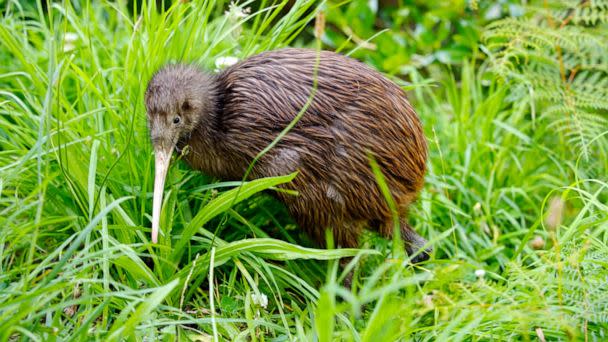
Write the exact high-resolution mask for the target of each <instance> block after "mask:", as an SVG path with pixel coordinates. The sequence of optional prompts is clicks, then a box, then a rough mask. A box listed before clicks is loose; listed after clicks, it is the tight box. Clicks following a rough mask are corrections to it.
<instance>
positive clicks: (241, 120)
mask: <svg viewBox="0 0 608 342" xmlns="http://www.w3.org/2000/svg"><path fill="white" fill-rule="evenodd" d="M317 54H318V52H317V51H315V50H309V49H293V48H290V49H282V50H277V51H271V52H265V53H261V54H259V55H256V56H253V57H250V58H248V59H246V60H244V61H242V62H240V63H237V64H235V65H233V66H232V67H230V68H228V69H226V70H224V71H222V72H220V73H219V74H217V75H210V74H207V73H205V72H203V71H201V70H199V69H198V68H196V67H194V66H188V65H169V66H166V67H164V68H162V69H161V70H160V71H158V72H157V73H156V74H155V75H154V77H153V78H152V79H151V80H150V83H149V85H148V89H147V91H146V107H147V111H148V119H149V126H150V131H151V137H152V141H153V143H154V146H155V151H156V156H157V166H156V167H157V170H156V172H157V182H156V183H155V192H162V187H163V185H164V184H163V181H160V180H158V178H159V177H160V178H163V180H164V176H165V172H166V170H161V169H162V168H163V167H164V168H166V166H165V165H168V159H169V157H168V156H170V154H171V152H172V149H173V147H174V146H176V147H177V148H178V149H183V148H184V147H185V146H186V145H187V146H189V151H190V152H189V153H188V154H187V155H186V156H185V159H186V162H187V163H188V164H189V165H190V166H191V167H192V168H194V169H197V170H200V171H201V172H203V173H205V174H209V175H213V176H216V177H218V178H220V179H225V180H240V179H241V178H242V177H243V175H244V173H245V170H246V169H247V167H248V166H249V164H250V163H251V161H252V160H253V159H254V157H255V156H256V155H257V154H258V153H259V152H260V151H261V150H262V149H264V148H265V147H266V146H267V145H268V144H270V143H271V142H272V141H273V140H274V139H275V138H276V137H277V135H278V134H279V133H280V132H281V131H282V130H283V129H284V128H285V127H286V126H287V125H288V124H289V123H290V122H291V121H292V120H293V119H294V117H295V116H296V115H297V114H298V112H300V110H301V109H302V108H303V107H304V105H305V104H306V102H307V100H308V98H309V97H310V95H311V92H312V89H313V78H314V69H315V62H316V59H317ZM317 80H318V86H317V92H316V94H315V95H314V98H313V101H312V103H311V105H310V107H309V108H308V109H307V111H306V112H305V113H304V115H303V116H302V118H301V119H300V120H299V121H298V123H297V124H296V125H295V126H294V128H293V129H292V130H291V131H289V133H288V134H287V135H286V136H285V137H284V138H283V139H282V140H281V141H280V142H279V143H278V144H277V145H276V146H275V147H274V148H272V149H271V150H270V151H269V152H268V153H267V154H266V155H264V156H263V157H262V158H261V159H260V160H259V161H258V163H257V164H256V165H255V167H254V168H253V170H252V174H251V178H259V177H268V176H277V175H285V174H288V173H291V172H294V171H299V174H298V176H297V177H296V178H295V180H294V181H293V182H292V183H290V184H289V185H288V186H287V187H289V188H291V189H295V190H297V191H298V192H299V196H293V195H289V194H285V193H277V194H276V196H278V198H279V199H280V200H281V201H282V202H283V203H285V205H286V206H287V208H288V210H289V212H290V213H291V215H292V216H293V217H294V219H295V220H296V222H297V223H298V224H299V226H300V227H301V228H302V229H304V230H305V231H306V232H307V233H309V234H310V235H311V236H312V237H313V239H314V240H315V241H317V242H319V243H320V244H323V243H324V240H325V236H324V232H325V230H326V229H331V230H332V232H333V234H334V240H335V242H336V244H337V245H339V246H341V247H356V246H357V243H358V241H357V240H358V237H359V236H360V234H361V232H362V230H363V229H364V228H371V229H374V230H376V231H378V232H379V233H380V234H381V235H383V236H386V237H389V236H391V234H392V216H391V212H390V210H389V208H388V205H387V203H386V201H385V199H384V197H383V196H382V194H381V192H380V190H379V187H378V185H377V182H376V179H375V177H374V175H373V173H372V170H371V167H370V162H369V157H368V152H369V153H371V154H372V155H373V156H374V157H375V159H376V160H377V162H378V165H379V166H380V168H381V170H382V172H383V174H384V177H385V179H386V182H387V184H388V186H389V188H390V189H391V193H392V196H393V198H394V200H395V202H396V204H397V206H398V210H399V213H400V214H401V215H402V220H401V233H402V237H403V238H404V240H405V241H406V249H407V250H408V252H410V253H411V252H413V251H416V250H417V249H418V248H419V247H421V246H422V245H423V244H424V243H425V241H424V239H422V238H421V237H419V236H418V235H417V234H416V233H415V232H414V231H413V230H412V228H411V227H410V226H409V225H408V224H407V223H406V221H405V215H406V212H407V208H408V206H409V205H410V203H411V202H412V201H413V200H414V199H415V197H416V194H417V193H418V192H419V191H420V189H421V188H422V185H423V179H424V173H425V164H426V157H427V147H426V141H425V137H424V135H423V132H422V127H421V124H420V120H419V119H418V117H417V115H416V113H415V112H414V110H413V109H412V107H411V106H410V104H409V102H408V101H407V99H406V96H405V94H404V92H403V90H402V89H401V88H399V87H398V86H397V85H396V84H395V83H393V82H391V81H390V80H388V79H387V78H385V77H384V76H382V75H381V74H380V73H378V72H377V71H375V70H373V69H371V68H370V67H368V66H367V65H365V64H363V63H361V62H358V61H356V60H354V59H351V58H348V57H345V56H342V55H339V54H336V53H333V52H329V51H321V52H320V60H319V65H318V76H317ZM159 160H160V161H159ZM163 163H164V164H163ZM159 187H160V190H157V188H159ZM160 196H162V195H158V194H157V193H156V194H155V202H156V201H160ZM155 207H158V208H155V215H153V216H155V219H156V220H157V219H158V215H159V214H160V204H158V203H155ZM153 228H154V223H153ZM156 228H158V223H156ZM153 230H154V229H153ZM153 235H154V234H153ZM153 240H155V238H154V237H153ZM427 252H428V251H427ZM421 256H422V257H421V258H422V259H424V258H426V256H427V255H426V253H423V254H421ZM419 259H420V258H419Z"/></svg>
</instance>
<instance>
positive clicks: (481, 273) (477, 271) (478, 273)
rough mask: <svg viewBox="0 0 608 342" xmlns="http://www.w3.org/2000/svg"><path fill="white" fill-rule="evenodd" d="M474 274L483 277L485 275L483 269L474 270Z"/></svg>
mask: <svg viewBox="0 0 608 342" xmlns="http://www.w3.org/2000/svg"><path fill="white" fill-rule="evenodd" d="M475 275H476V276H477V278H483V277H484V276H485V275H486V271H485V270H476V271H475Z"/></svg>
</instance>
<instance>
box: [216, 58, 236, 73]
mask: <svg viewBox="0 0 608 342" xmlns="http://www.w3.org/2000/svg"><path fill="white" fill-rule="evenodd" d="M238 61H239V59H238V58H237V57H234V56H226V57H218V58H217V59H216V60H215V67H216V68H217V69H219V70H221V69H225V68H227V67H229V66H231V65H234V64H236V63H238Z"/></svg>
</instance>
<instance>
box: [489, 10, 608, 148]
mask: <svg viewBox="0 0 608 342" xmlns="http://www.w3.org/2000/svg"><path fill="white" fill-rule="evenodd" d="M527 10H528V12H527V13H528V15H527V16H524V17H520V18H506V19H502V20H499V21H496V22H493V23H491V24H489V25H488V26H486V29H485V32H484V34H483V36H482V37H483V40H484V42H485V44H486V48H487V49H486V51H488V56H489V65H490V69H491V70H492V71H493V72H494V73H495V74H496V75H497V76H499V77H501V78H503V79H505V80H507V81H509V82H511V83H513V84H516V85H521V86H523V87H524V89H530V91H521V90H517V91H516V92H515V94H518V95H519V96H521V97H532V98H531V99H530V100H532V101H534V102H535V103H536V104H537V106H536V107H537V108H541V112H543V113H544V115H542V117H543V118H544V119H545V120H551V121H553V125H554V127H555V131H556V132H557V133H558V134H562V136H563V137H564V139H565V140H566V141H567V142H568V143H569V144H570V145H571V146H573V147H574V148H576V149H578V152H582V153H583V154H584V155H585V156H589V155H590V154H589V152H590V151H589V150H588V149H589V148H590V147H589V142H590V141H592V140H593V139H594V138H595V137H597V136H598V135H600V134H601V133H603V132H605V131H606V129H608V25H607V24H608V0H593V1H574V0H572V1H570V0H558V1H551V2H542V3H540V4H538V5H534V4H532V5H529V6H528V7H527ZM516 88H517V87H516ZM520 99H521V98H520ZM602 139H603V143H604V144H606V142H607V141H608V139H605V138H602Z"/></svg>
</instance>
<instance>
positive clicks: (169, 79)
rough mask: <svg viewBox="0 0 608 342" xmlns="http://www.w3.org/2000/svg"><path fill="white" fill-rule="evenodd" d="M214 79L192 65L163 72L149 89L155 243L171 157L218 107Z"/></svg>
mask: <svg viewBox="0 0 608 342" xmlns="http://www.w3.org/2000/svg"><path fill="white" fill-rule="evenodd" d="M214 99H215V87H214V82H213V78H212V76H210V75H208V74H206V73H204V72H202V71H201V70H199V69H198V68H196V67H194V66H190V65H179V64H178V65H169V66H166V67H163V68H162V69H160V70H159V71H158V72H157V73H156V74H155V75H154V76H153V77H152V79H151V80H150V82H149V83H148V88H147V89H146V111H147V115H148V128H149V130H150V138H151V139H152V144H153V145H154V157H155V177H154V198H153V205H152V242H154V243H156V242H157V239H158V230H159V224H160V209H161V204H162V197H163V188H164V185H165V177H166V175H167V170H168V169H169V161H170V159H171V154H172V153H173V150H174V148H175V146H176V144H177V143H178V141H179V140H180V139H184V138H187V137H189V136H190V135H191V134H192V132H193V131H194V130H195V129H196V128H197V127H198V126H199V125H201V124H202V122H203V121H204V120H205V118H206V117H207V116H209V115H211V113H212V111H213V110H214V106H215V102H214Z"/></svg>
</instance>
